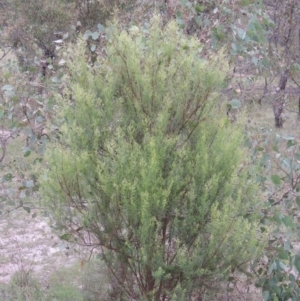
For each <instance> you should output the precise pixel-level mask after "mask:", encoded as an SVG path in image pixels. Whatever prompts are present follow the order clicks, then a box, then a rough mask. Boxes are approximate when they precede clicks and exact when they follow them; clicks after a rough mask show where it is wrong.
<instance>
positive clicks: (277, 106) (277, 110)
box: [273, 69, 289, 128]
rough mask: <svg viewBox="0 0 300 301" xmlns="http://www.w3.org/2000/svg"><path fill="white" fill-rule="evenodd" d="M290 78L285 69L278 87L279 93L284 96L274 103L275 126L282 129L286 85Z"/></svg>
mask: <svg viewBox="0 0 300 301" xmlns="http://www.w3.org/2000/svg"><path fill="white" fill-rule="evenodd" d="M288 76H289V70H288V69H285V70H284V71H283V72H282V73H281V75H280V80H279V84H278V87H277V92H278V93H280V94H282V95H281V96H280V97H279V100H277V101H275V102H274V103H273V112H274V118H275V126H276V127H277V128H282V127H283V118H282V113H283V107H284V96H283V94H284V91H285V88H286V84H287V81H288Z"/></svg>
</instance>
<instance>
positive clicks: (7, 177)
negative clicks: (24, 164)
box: [2, 173, 13, 182]
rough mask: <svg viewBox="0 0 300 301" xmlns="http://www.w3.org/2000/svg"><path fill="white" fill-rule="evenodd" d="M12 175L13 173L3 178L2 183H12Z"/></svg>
mask: <svg viewBox="0 0 300 301" xmlns="http://www.w3.org/2000/svg"><path fill="white" fill-rule="evenodd" d="M12 177H13V176H12V174H11V173H7V174H6V175H4V176H3V177H2V181H3V182H10V181H11V180H12Z"/></svg>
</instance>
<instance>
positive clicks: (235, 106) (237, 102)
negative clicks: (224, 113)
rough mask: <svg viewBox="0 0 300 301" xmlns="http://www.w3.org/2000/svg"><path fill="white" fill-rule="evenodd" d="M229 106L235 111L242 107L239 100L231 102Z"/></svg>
mask: <svg viewBox="0 0 300 301" xmlns="http://www.w3.org/2000/svg"><path fill="white" fill-rule="evenodd" d="M229 104H230V105H231V107H232V108H233V109H238V108H240V107H241V105H242V103H241V101H240V100H238V99H232V100H230V102H229Z"/></svg>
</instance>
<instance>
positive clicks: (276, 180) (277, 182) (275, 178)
mask: <svg viewBox="0 0 300 301" xmlns="http://www.w3.org/2000/svg"><path fill="white" fill-rule="evenodd" d="M271 181H272V182H273V184H274V185H276V186H279V185H280V184H281V178H280V177H279V176H278V175H272V176H271Z"/></svg>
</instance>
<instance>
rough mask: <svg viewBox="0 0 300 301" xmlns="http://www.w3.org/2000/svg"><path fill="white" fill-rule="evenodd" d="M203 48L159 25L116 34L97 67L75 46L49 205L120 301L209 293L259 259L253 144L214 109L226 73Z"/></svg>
mask: <svg viewBox="0 0 300 301" xmlns="http://www.w3.org/2000/svg"><path fill="white" fill-rule="evenodd" d="M200 46H201V45H200V44H199V43H198V42H197V41H196V40H195V39H193V38H187V37H185V36H184V35H183V34H182V33H181V32H180V30H179V29H178V27H177V25H176V24H175V23H174V22H171V23H169V24H168V25H167V26H165V27H164V28H163V29H162V28H161V22H160V19H159V18H158V17H154V18H153V19H152V21H151V24H150V26H149V28H145V29H144V30H141V29H139V28H138V27H135V26H134V27H131V28H130V29H129V30H128V32H127V31H125V30H120V29H118V26H116V25H115V26H112V27H111V31H110V42H109V43H108V47H107V57H106V59H104V60H103V61H100V62H98V63H97V64H95V66H94V67H93V68H90V67H89V66H87V64H86V62H85V45H84V42H83V41H79V42H78V45H77V47H76V48H73V62H72V64H70V65H69V68H70V78H69V92H68V91H66V93H65V94H67V96H66V97H63V98H60V99H59V100H58V109H57V119H56V125H58V126H59V127H60V136H59V139H57V140H56V141H54V140H52V142H51V143H50V145H49V148H48V150H47V153H46V160H47V162H48V166H49V169H47V170H45V173H44V174H43V176H41V179H40V180H41V186H42V195H43V196H42V197H43V198H44V199H45V205H46V206H47V208H48V210H49V211H50V212H51V214H52V216H53V218H54V220H55V221H56V227H58V228H59V229H60V230H61V231H62V233H63V235H62V238H64V239H66V240H73V241H77V242H78V243H83V244H85V245H87V246H89V245H90V246H93V247H95V248H98V249H99V251H100V254H101V256H102V260H103V262H104V263H105V264H106V266H107V268H108V269H109V271H110V272H109V273H108V274H109V276H110V277H111V287H112V293H111V299H114V300H170V299H171V300H186V299H189V298H191V297H192V296H195V295H199V296H203V295H204V294H205V293H207V292H210V291H214V290H216V289H218V288H219V287H220V281H222V280H224V279H226V277H227V275H228V274H229V273H230V272H232V271H234V270H236V269H238V268H241V267H243V266H245V265H246V264H247V263H248V262H249V261H250V260H251V259H254V258H255V257H256V256H257V255H258V254H259V252H260V250H261V246H262V243H261V242H260V241H261V240H262V239H261V237H258V233H257V224H258V221H259V209H260V201H259V198H258V195H257V188H256V186H255V185H254V184H252V182H251V179H249V178H248V177H247V173H246V170H245V168H246V167H247V153H246V152H245V150H244V149H243V148H242V147H241V143H242V140H243V136H242V134H241V130H240V128H239V126H233V125H231V124H230V123H229V122H228V121H227V120H226V119H225V118H223V113H222V112H220V111H221V110H220V108H217V107H216V104H217V101H216V100H217V99H219V98H220V97H221V96H220V95H219V94H218V93H217V91H218V90H219V89H220V88H221V87H222V85H223V81H224V78H225V76H226V72H227V67H226V66H227V65H226V63H225V62H224V59H223V58H222V55H221V54H219V55H216V56H215V57H211V59H210V60H204V59H201V58H200V55H199V49H200ZM218 104H220V102H218Z"/></svg>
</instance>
